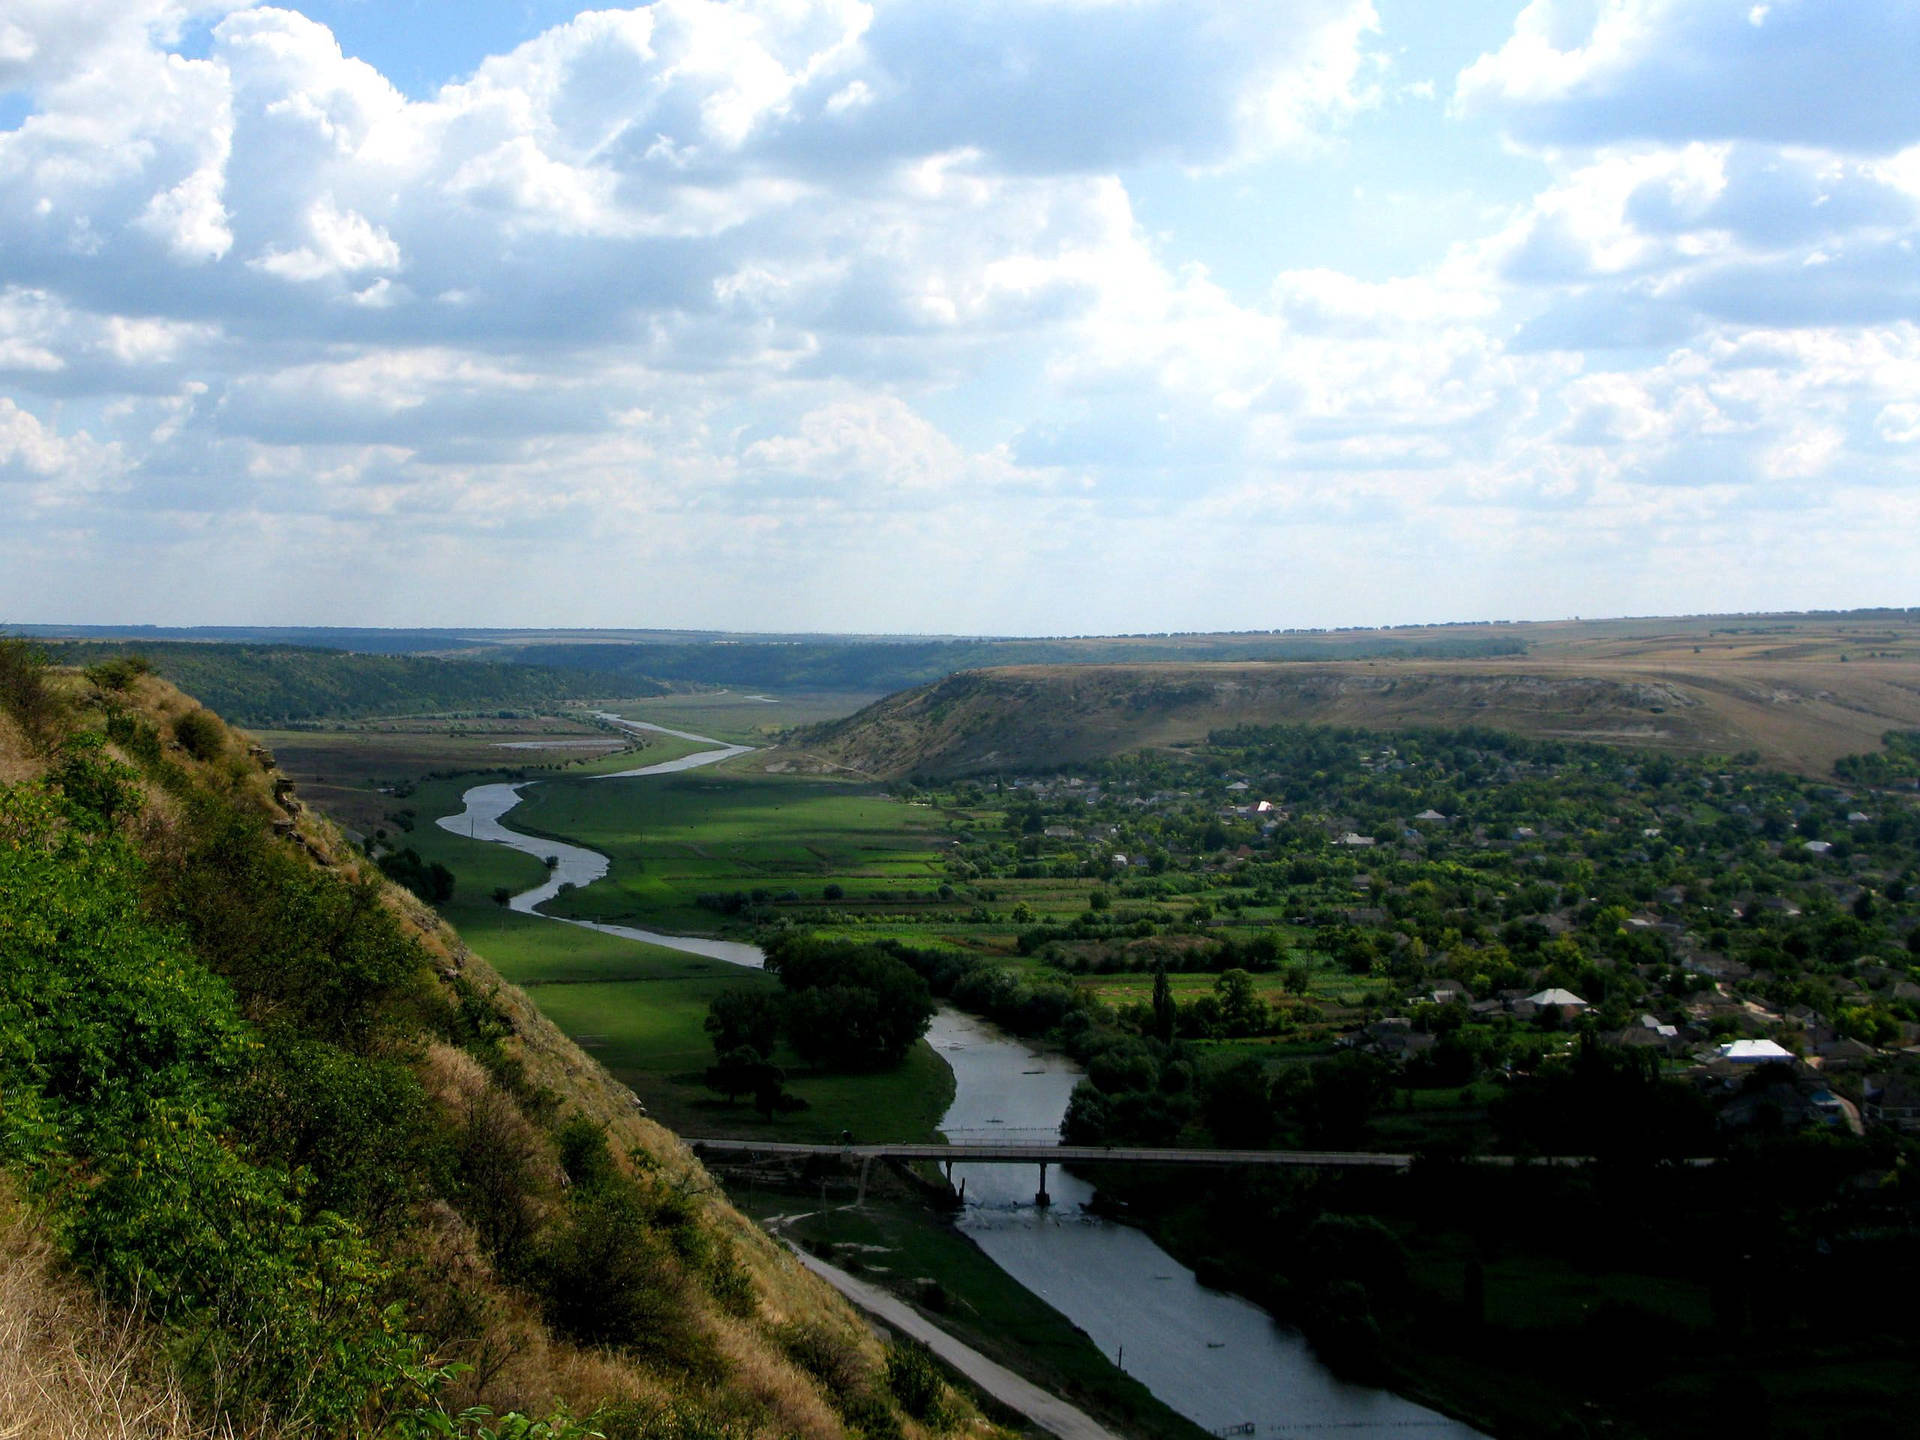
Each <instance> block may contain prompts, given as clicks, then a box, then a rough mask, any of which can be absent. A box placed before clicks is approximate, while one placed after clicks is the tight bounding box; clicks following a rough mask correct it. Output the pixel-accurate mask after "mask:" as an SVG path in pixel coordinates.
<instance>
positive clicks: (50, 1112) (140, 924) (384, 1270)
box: [0, 642, 991, 1440]
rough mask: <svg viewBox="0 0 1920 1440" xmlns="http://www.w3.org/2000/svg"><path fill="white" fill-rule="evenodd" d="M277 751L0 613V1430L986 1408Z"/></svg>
mask: <svg viewBox="0 0 1920 1440" xmlns="http://www.w3.org/2000/svg"><path fill="white" fill-rule="evenodd" d="M270 766H271V761H270V759H268V758H267V757H265V756H264V754H263V753H262V752H260V751H259V750H258V749H257V747H254V748H250V747H249V745H248V743H247V741H246V737H245V736H243V735H241V734H238V733H236V732H234V731H232V730H229V729H228V728H227V727H226V726H225V725H224V724H222V723H221V722H219V721H218V720H217V719H215V718H214V717H213V716H211V715H210V714H208V713H207V712H206V711H204V710H201V709H200V708H199V707H198V706H196V705H195V703H194V702H193V701H192V700H190V699H188V698H187V697H186V696H184V695H182V694H181V693H180V692H179V691H178V690H176V689H174V688H173V687H172V686H170V685H168V684H167V683H165V682H164V681H162V680H160V679H158V678H157V677H154V676H152V675H143V674H140V673H137V672H136V671H135V670H133V669H132V668H131V667H117V668H116V667H109V668H107V669H104V670H97V671H95V672H93V673H92V674H91V675H90V676H88V677H82V676H81V675H79V674H77V673H74V672H71V671H67V672H60V671H51V670H48V669H46V668H44V667H43V666H41V665H40V664H38V663H37V662H36V661H35V659H34V657H33V656H32V655H31V654H30V653H29V652H28V650H27V648H26V647H24V646H21V645H18V644H12V645H9V644H5V643H3V642H0V1303H3V1304H4V1306H5V1309H6V1315H5V1316H4V1317H0V1320H3V1321H4V1322H5V1323H0V1346H5V1347H7V1348H8V1350H9V1353H8V1354H7V1355H5V1356H4V1357H0V1414H3V1415H5V1416H6V1417H7V1421H8V1426H9V1433H12V1431H11V1425H12V1422H14V1421H21V1422H22V1423H23V1425H24V1428H23V1429H22V1430H21V1432H20V1433H27V1431H29V1430H30V1431H32V1432H33V1433H60V1434H68V1435H82V1436H92V1435H101V1436H106V1435H114V1436H121V1435H132V1434H136V1433H137V1434H143V1435H156V1436H158V1435H168V1436H172V1435H188V1434H223V1435H225V1434H240V1435H285V1436H292V1435H349V1434H352V1435H379V1436H383V1437H384V1436H392V1437H412V1436H421V1435H446V1436H475V1437H478V1436H480V1435H482V1434H485V1435H492V1434H494V1433H496V1431H495V1429H494V1428H493V1422H491V1421H488V1420H487V1419H486V1416H485V1412H484V1411H479V1410H474V1411H469V1410H468V1407H469V1406H476V1405H477V1406H484V1407H487V1409H488V1410H492V1411H497V1412H510V1411H511V1412H521V1413H525V1414H529V1415H538V1416H548V1415H553V1416H554V1417H555V1418H554V1423H553V1424H552V1426H551V1427H549V1428H537V1429H524V1428H523V1429H513V1428H511V1427H510V1426H508V1425H507V1424H505V1423H502V1424H501V1425H500V1426H499V1427H498V1433H500V1434H508V1433H511V1434H527V1435H534V1434H542V1435H552V1436H584V1435H585V1434H586V1433H587V1432H586V1431H585V1430H582V1429H580V1428H578V1427H577V1426H575V1425H574V1424H573V1423H572V1422H570V1421H568V1420H567V1419H565V1417H564V1415H563V1414H562V1413H561V1412H563V1411H565V1412H570V1413H571V1414H572V1415H575V1416H585V1415H588V1414H589V1413H591V1414H592V1415H593V1416H594V1420H593V1424H594V1428H595V1431H596V1432H597V1433H604V1434H605V1435H606V1436H607V1437H608V1440H621V1437H629V1440H642V1437H645V1440H749V1437H760V1436H765V1437H769V1440H772V1437H781V1440H786V1437H791V1436H803V1437H810V1440H845V1437H847V1436H849V1435H851V1434H855V1433H858V1434H860V1435H863V1436H868V1437H873V1436H886V1437H891V1440H926V1437H930V1436H931V1435H933V1434H936V1433H939V1432H940V1431H942V1430H944V1429H949V1428H951V1427H953V1426H955V1425H971V1426H973V1427H975V1428H981V1427H985V1428H988V1429H989V1430H990V1429H991V1427H986V1422H984V1421H982V1420H979V1419H978V1418H977V1417H975V1416H974V1415H973V1413H972V1411H971V1410H970V1408H969V1407H968V1405H967V1404H966V1402H965V1401H964V1400H962V1399H960V1398H959V1397H958V1396H957V1395H954V1394H952V1393H951V1392H944V1391H943V1390H942V1389H941V1387H940V1386H939V1384H938V1382H937V1381H936V1382H934V1385H933V1388H932V1389H931V1390H929V1389H928V1388H927V1387H926V1386H925V1385H924V1384H923V1383H922V1384H919V1385H918V1387H917V1388H916V1387H915V1386H914V1385H912V1384H908V1385H906V1386H905V1387H904V1388H903V1385H902V1383H901V1381H900V1380H899V1379H898V1377H899V1376H901V1375H905V1374H909V1373H910V1372H911V1373H914V1374H918V1375H920V1376H924V1375H925V1374H926V1371H925V1368H924V1362H921V1361H917V1360H915V1359H914V1357H913V1356H912V1355H911V1354H910V1353H908V1352H900V1351H897V1350H887V1349H885V1348H883V1347H882V1346H881V1345H880V1343H879V1342H878V1341H877V1340H876V1339H875V1338H874V1337H873V1335H872V1333H871V1332H870V1331H869V1330H868V1328H867V1327H866V1326H865V1325H864V1324H863V1323H862V1322H861V1321H860V1320H859V1319H858V1318H857V1317H856V1316H855V1315H854V1314H853V1312H851V1311H850V1310H849V1309H848V1308H847V1307H846V1305H845V1304H844V1303H843V1302H842V1301H841V1300H840V1299H839V1298H838V1297H837V1296H836V1295H835V1294H834V1293H833V1292H832V1291H830V1290H828V1289H827V1288H825V1287H824V1286H823V1285H822V1284H820V1283H819V1282H818V1281H816V1280H815V1279H814V1278H813V1277H812V1276H810V1275H809V1274H808V1273H807V1272H806V1271H804V1270H803V1269H802V1267H800V1266H799V1265H798V1264H797V1263H796V1262H795V1261H794V1260H792V1259H791V1258H790V1257H789V1256H788V1255H787V1254H786V1253H785V1252H784V1251H782V1250H781V1249H779V1247H777V1246H776V1245H775V1244H774V1243H773V1242H772V1241H771V1240H770V1239H769V1238H768V1237H767V1236H766V1235H765V1234H764V1233H763V1232H762V1231H760V1230H759V1229H758V1228H757V1227H755V1226H754V1225H752V1224H751V1223H750V1222H748V1221H747V1220H746V1219H745V1218H744V1217H742V1216H741V1215H740V1214H739V1213H738V1212H737V1211H735V1210H734V1209H733V1208H732V1207H731V1206H730V1205H729V1204H728V1203H727V1202H726V1200H725V1199H724V1197H723V1196H722V1194H721V1193H720V1191H719V1190H718V1187H717V1186H716V1185H715V1184H714V1183H713V1182H712V1181H711V1180H710V1178H709V1177H708V1176H707V1175H706V1173H705V1172H704V1170H703V1169H702V1168H701V1167H700V1165H699V1164H698V1163H697V1162H696V1161H695V1160H694V1159H693V1158H692V1157H691V1156H690V1154H689V1153H688V1152H687V1150H686V1149H685V1147H684V1146H683V1145H681V1144H680V1142H679V1141H678V1140H677V1139H676V1138H675V1137H674V1136H673V1135H672V1134H671V1133H669V1132H667V1131H665V1130H663V1129H662V1128H661V1127H659V1126H657V1125H655V1124H653V1123H652V1122H651V1121H649V1120H647V1119H646V1118H644V1117H643V1116H642V1115H641V1114H640V1113H638V1111H637V1109H636V1107H635V1104H634V1101H633V1097H632V1096H631V1094H630V1093H628V1092H627V1091H625V1090H624V1089H623V1088H622V1087H621V1086H619V1085H618V1084H616V1083H615V1082H613V1081H612V1080H611V1079H610V1078H609V1077H608V1076H607V1074H606V1073H605V1072H604V1071H603V1070H602V1069H601V1068H600V1067H599V1066H598V1065H597V1064H596V1063H595V1062H594V1061H593V1060H591V1059H590V1058H588V1057H587V1056H586V1055H585V1054H584V1053H583V1052H582V1051H580V1050H579V1049H578V1048H577V1047H576V1046H574V1045H573V1044H572V1042H570V1041H569V1040H567V1039H566V1038H565V1037H564V1036H563V1035H562V1034H561V1033H560V1032H559V1031H558V1030H557V1029H556V1028H555V1027H554V1026H553V1025H551V1024H550V1023H549V1022H548V1021H547V1020H546V1019H545V1018H544V1017H542V1016H541V1015H540V1014H539V1012H538V1011H537V1010H535V1008H534V1007H533V1006H532V1004H531V1003H530V1002H529V1001H528V1000H527V998H526V997H525V995H523V994H522V993H521V992H519V991H518V990H516V989H514V988H513V987H511V986H508V985H505V984H503V983H502V982H501V981H500V979H499V977H498V976H497V974H496V973H495V972H494V971H493V969H492V968H491V967H490V966H489V965H488V964H487V963H486V961H485V960H484V959H482V958H481V957H480V956H478V955H476V954H474V953H472V952H471V951H470V950H468V949H467V948H466V947H465V946H464V945H463V944H462V943H461V942H460V940H459V939H458V937H457V936H455V935H454V934H453V932H452V931H451V930H449V929H448V928H447V927H446V926H445V925H443V924H442V923H441V922H440V921H439V919H438V917H437V916H436V915H435V914H434V913H433V912H432V911H431V910H429V909H427V908H426V907H424V906H423V905H421V904H420V903H419V902H418V901H417V900H415V899H413V897H411V896H410V895H408V894H407V893H405V892H404V891H401V890H399V889H398V888H396V887H394V886H392V885H390V884H388V883H386V882H385V881H384V880H383V879H382V878H381V877H380V876H379V874H378V873H377V871H375V870H374V868H373V867H372V866H370V865H368V864H367V863H366V862H365V860H364V859H363V858H362V857H360V856H359V855H358V853H357V852H356V851H354V850H353V849H352V848H351V847H350V846H349V845H347V844H346V843H345V842H344V841H343V839H342V838H341V836H340V835H339V833H338V832H337V831H336V830H334V829H333V828H332V827H331V826H330V825H328V824H326V823H325V822H323V821H321V820H319V819H318V818H317V817H315V816H314V815H313V814H312V813H311V812H309V811H306V810H305V809H304V808H302V807H301V806H299V804H298V803H297V801H295V800H294V799H293V798H292V797H291V796H290V795H289V794H287V792H286V789H285V787H284V786H283V785H278V784H276V777H275V776H274V775H273V774H272V772H271V769H270ZM19 1317H29V1318H30V1321H31V1323H28V1324H26V1325H24V1326H22V1325H20V1324H17V1323H15V1322H16V1321H17V1320H18V1319H19ZM33 1317H38V1318H33ZM903 1356H904V1358H903ZM890 1366H891V1367H892V1368H889V1367H890ZM916 1366H918V1367H920V1368H919V1369H918V1370H917V1371H916V1370H915V1367H916ZM902 1395H904V1396H906V1398H905V1399H902V1398H900V1397H901V1396H902ZM141 1413H146V1414H148V1415H149V1417H150V1418H149V1419H146V1420H135V1419H132V1418H130V1417H133V1416H136V1415H139V1414H141ZM516 1423H517V1422H516Z"/></svg>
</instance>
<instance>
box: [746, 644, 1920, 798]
mask: <svg viewBox="0 0 1920 1440" xmlns="http://www.w3.org/2000/svg"><path fill="white" fill-rule="evenodd" d="M1282 723H1293V724H1326V725H1351V726H1359V727H1363V728H1379V729H1393V728H1402V727H1408V726H1434V727H1447V728H1452V727H1458V726H1466V725H1483V726H1488V727H1491V728H1496V729H1503V730H1512V731H1515V732H1518V733H1520V734H1525V735H1531V736H1537V737H1542V738H1557V739H1566V740H1585V741H1595V742H1599V743H1602V744H1622V745H1633V746H1643V747H1647V748H1652V749H1667V750H1674V751H1680V752H1687V753H1732V752H1736V751H1741V750H1755V751H1758V752H1759V753H1760V755H1761V756H1762V758H1763V759H1764V760H1766V761H1767V762H1768V763H1772V764H1777V765H1780V766H1782V767H1783V768H1787V769H1793V770H1800V771H1804V772H1809V773H1821V774H1824V773H1825V772H1826V770H1827V769H1828V767H1830V766H1831V765H1832V763H1833V761H1834V760H1835V759H1836V758H1838V757H1839V756H1841V755H1845V754H1854V753H1860V752H1863V751H1871V750H1874V749H1877V748H1878V747H1879V744H1880V737H1881V735H1882V733H1883V732H1885V731H1886V730H1888V729H1894V728H1902V727H1908V726H1913V725H1916V724H1920V669H1917V668H1916V667H1913V666H1911V665H1899V666H1883V667H1877V668H1872V667H1868V666H1865V665H1854V666H1851V667H1849V666H1847V665H1841V664H1824V665H1823V664H1791V665H1767V664H1765V663H1761V662H1744V663H1740V664H1728V665H1724V666H1719V667H1706V666H1702V667H1700V668H1698V669H1691V670H1688V669H1665V668H1660V669H1653V668H1638V667H1633V666H1626V665H1603V666H1593V667H1587V668H1575V667H1572V666H1567V665H1554V664H1547V663H1539V664H1531V665H1529V664H1526V663H1524V662H1514V661H1484V662H1481V661H1460V662H1446V663H1438V664H1416V663H1399V662H1389V661H1379V662H1372V661H1355V662H1349V663H1340V664H1230V665H1143V666H1096V665H1088V666H1029V667H1017V668H1010V669H1003V670H978V671H967V672H963V673H961V674H958V675H954V676H952V677H950V678H949V679H946V680H942V681H939V682H937V683H935V684H932V685H926V686H921V687H919V688H918V689H914V690H908V691H904V692H902V693H901V694H899V695H894V696H890V697H888V698H887V699H885V700H882V701H880V702H879V703H877V704H875V705H872V706H869V707H868V708H867V709H865V710H862V711H861V712H859V713H858V714H856V715H853V716H850V717H848V718H847V719H845V720H841V721H837V722H834V723H832V724H829V725H822V726H816V727H814V728H812V729H811V730H808V731H805V732H802V733H801V734H800V735H797V736H796V737H794V738H793V739H792V740H791V741H790V742H789V743H788V744H787V745H785V746H783V747H782V748H781V749H780V750H779V751H776V752H774V753H773V754H771V755H769V756H768V757H766V760H765V763H766V764H767V765H768V766H769V767H770V768H776V769H778V768H787V769H801V770H804V769H817V770H821V771H835V770H837V771H843V772H847V773H853V774H861V775H868V776H872V777H875V778H880V779H896V778H903V777H906V776H910V775H929V776H961V775H968V774H979V773H984V772H989V771H1007V770H1021V769H1032V768H1037V767H1044V766H1049V765H1058V764H1069V763H1073V762H1076V761H1085V760H1091V759H1096V758H1099V757H1101V756H1105V755H1113V754H1118V753H1121V752H1123V751H1126V750H1131V749H1137V748H1140V747H1142V746H1157V745H1170V744H1176V743H1178V742H1180V741H1183V740H1184V741H1191V740H1198V739H1202V738H1204V737H1205V735H1206V734H1207V733H1208V732H1209V731H1211V730H1215V729H1219V728H1221V727H1224V726H1232V725H1247V724H1282Z"/></svg>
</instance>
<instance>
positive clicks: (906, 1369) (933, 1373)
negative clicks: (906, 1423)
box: [887, 1341, 947, 1429]
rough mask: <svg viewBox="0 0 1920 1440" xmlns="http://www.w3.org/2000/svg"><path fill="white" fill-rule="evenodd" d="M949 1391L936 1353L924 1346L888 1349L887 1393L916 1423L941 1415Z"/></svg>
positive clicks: (899, 1344)
mask: <svg viewBox="0 0 1920 1440" xmlns="http://www.w3.org/2000/svg"><path fill="white" fill-rule="evenodd" d="M946 1388H947V1387H946V1382H945V1380H944V1379H943V1378H942V1377H941V1374H940V1367H939V1365H938V1364H937V1363H935V1361H934V1358H933V1352H932V1351H931V1350H929V1349H927V1347H926V1346H925V1345H922V1344H920V1343H919V1342H917V1341H905V1342H896V1343H895V1344H892V1345H889V1346H887V1389H888V1391H890V1392H891V1393H892V1395H893V1398H894V1399H895V1400H897V1401H898V1402H899V1404H900V1408H901V1409H902V1410H904V1411H906V1412H907V1414H909V1415H911V1416H912V1417H913V1418H914V1419H916V1420H927V1421H932V1420H933V1419H934V1418H935V1417H936V1416H937V1415H938V1414H939V1412H940V1409H941V1403H940V1402H941V1399H942V1398H943V1396H944V1395H945V1393H946ZM935 1428H938V1429H944V1428H945V1426H944V1425H937V1426H936V1427H935Z"/></svg>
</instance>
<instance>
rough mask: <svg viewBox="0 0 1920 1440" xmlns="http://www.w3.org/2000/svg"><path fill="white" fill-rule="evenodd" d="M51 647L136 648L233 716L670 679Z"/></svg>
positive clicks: (591, 694)
mask: <svg viewBox="0 0 1920 1440" xmlns="http://www.w3.org/2000/svg"><path fill="white" fill-rule="evenodd" d="M49 648H50V650H51V653H52V655H53V658H54V659H55V660H57V661H59V662H61V663H63V664H69V665H94V664H98V663H100V662H101V661H104V660H110V659H112V658H114V657H116V656H120V655H127V654H138V655H142V656H144V657H145V658H146V659H147V660H148V661H149V662H150V663H151V664H152V666H153V668H154V670H155V671H157V672H158V673H159V674H160V675H161V676H162V677H164V678H165V679H167V680H170V681H171V682H173V683H174V684H175V685H177V686H179V687H180V689H182V690H183V691H185V692H186V693H188V694H190V695H193V696H195V697H197V698H198V699H199V700H200V702H201V703H202V704H204V705H207V706H209V707H211V708H212V709H213V710H214V711H215V712H217V713H218V714H220V715H224V716H226V717H228V718H229V719H231V720H232V721H233V722H234V723H235V724H237V725H260V726H265V725H281V724H286V723H287V722H289V721H295V722H297V721H307V720H340V719H347V718H352V717H357V716H365V715H402V714H421V713H425V712H435V711H445V710H499V709H525V708H528V707H539V706H555V705H562V704H566V703H568V702H572V701H580V700H611V699H622V698H630V697H634V696H644V695H660V694H664V693H665V691H666V688H667V687H666V686H664V685H662V684H661V683H659V682H658V681H657V680H652V679H649V678H647V677H646V676H644V675H640V674H637V673H633V672H631V671H625V672H621V673H618V674H610V673H589V672H587V671H585V670H578V669H573V670H569V669H558V668H554V667H551V666H545V665H510V664H500V663H494V662H491V661H482V660H440V659H433V658H429V657H426V656H421V655H362V654H354V653H350V652H347V651H342V650H324V649H313V648H306V647H300V646H293V645H224V644H181V643H167V642H148V643H141V644H122V643H95V642H68V643H64V644H54V645H51V646H50V647H49Z"/></svg>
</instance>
